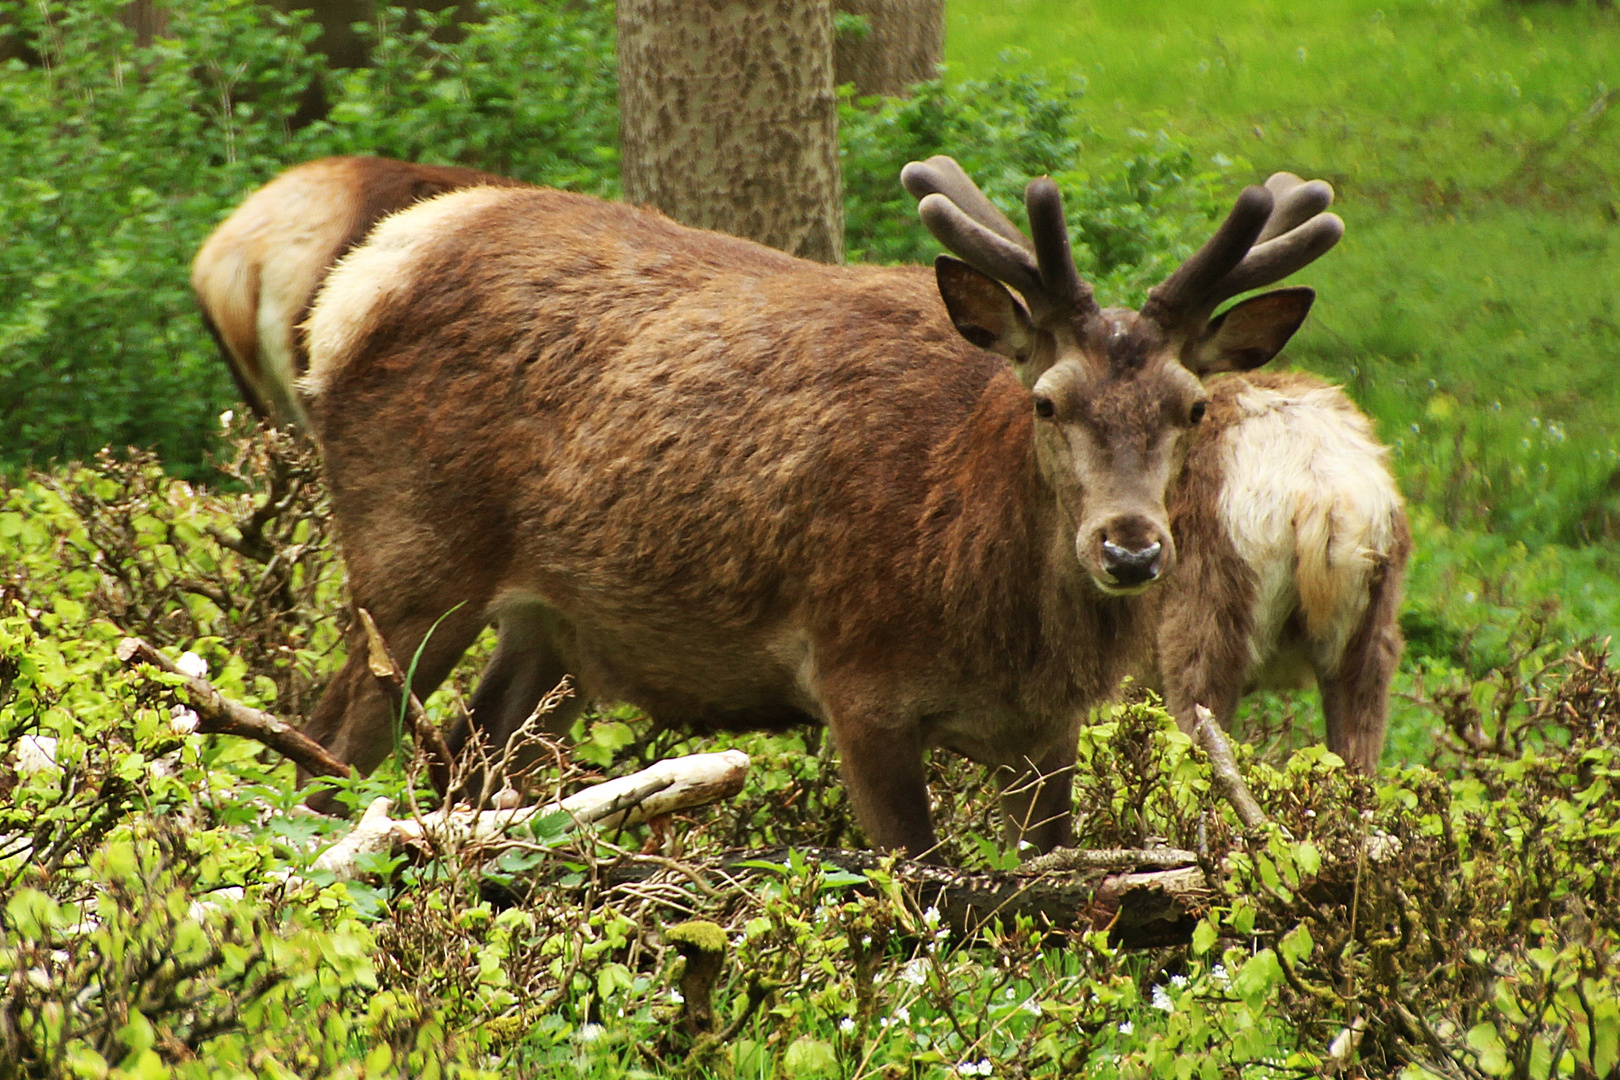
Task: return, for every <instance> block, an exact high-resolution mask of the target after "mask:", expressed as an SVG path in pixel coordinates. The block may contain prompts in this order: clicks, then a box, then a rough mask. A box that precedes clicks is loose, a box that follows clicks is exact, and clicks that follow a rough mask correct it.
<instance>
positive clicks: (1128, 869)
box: [605, 847, 1215, 948]
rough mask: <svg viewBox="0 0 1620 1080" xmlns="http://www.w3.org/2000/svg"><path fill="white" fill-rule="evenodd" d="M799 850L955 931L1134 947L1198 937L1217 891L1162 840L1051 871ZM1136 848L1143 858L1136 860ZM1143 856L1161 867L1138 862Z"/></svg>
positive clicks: (642, 867)
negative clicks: (995, 924) (1075, 937)
mask: <svg viewBox="0 0 1620 1080" xmlns="http://www.w3.org/2000/svg"><path fill="white" fill-rule="evenodd" d="M792 850H793V851H794V852H796V853H797V857H798V858H799V859H800V860H801V861H802V862H804V863H805V864H807V865H810V866H816V867H819V868H820V869H821V870H823V871H824V872H825V871H828V870H842V871H845V872H848V873H855V874H868V873H871V872H873V871H876V872H878V873H881V874H887V875H888V876H889V877H890V878H891V879H893V880H894V881H895V883H896V884H898V885H899V886H900V887H901V888H902V889H903V890H904V891H905V892H906V893H907V894H908V895H910V897H911V898H912V900H913V902H914V903H915V904H916V906H917V907H918V908H927V907H935V908H938V909H939V912H940V917H941V920H942V922H944V923H946V924H948V925H950V926H952V927H954V928H955V929H956V930H957V932H958V933H962V932H967V933H971V932H973V931H975V930H977V929H978V928H980V927H981V926H983V925H984V924H985V923H987V922H989V921H991V920H993V919H998V918H999V919H1005V920H1008V921H1011V920H1012V919H1013V918H1015V917H1022V918H1027V919H1031V920H1033V921H1034V922H1035V924H1036V925H1037V926H1046V927H1050V928H1052V929H1055V930H1066V929H1076V928H1086V929H1095V930H1108V931H1109V932H1110V933H1111V934H1112V935H1113V937H1114V939H1115V940H1116V941H1118V942H1119V943H1120V944H1122V945H1125V946H1128V947H1131V948H1145V947H1148V946H1154V945H1169V944H1179V943H1183V942H1186V941H1188V940H1190V939H1191V935H1192V930H1193V927H1194V926H1195V925H1197V922H1198V918H1199V917H1200V916H1201V915H1202V914H1203V912H1204V910H1205V909H1206V908H1207V907H1208V906H1209V904H1210V903H1211V902H1212V901H1213V899H1214V897H1215V892H1214V890H1213V889H1211V888H1210V886H1209V883H1208V881H1207V880H1206V879H1205V877H1204V873H1203V871H1202V870H1200V869H1199V868H1198V867H1197V866H1196V865H1187V866H1177V867H1171V868H1159V867H1156V866H1155V864H1156V863H1158V862H1160V861H1169V859H1173V858H1177V857H1180V856H1181V855H1183V854H1188V853H1174V854H1172V855H1167V856H1166V855H1161V853H1160V852H1159V851H1158V850H1157V849H1147V850H1145V851H1144V850H1125V849H1120V850H1108V851H1086V852H1079V851H1077V852H1072V853H1067V854H1070V855H1071V856H1073V857H1075V861H1076V862H1077V863H1078V862H1086V863H1089V864H1090V868H1088V869H1076V870H1045V871H1042V870H1038V869H1032V868H1031V866H1029V865H1026V866H1023V867H1020V868H1018V869H1017V870H1009V871H969V870H956V869H952V868H950V867H944V866H936V865H934V864H932V863H923V862H916V861H913V860H910V859H900V858H891V857H888V856H884V855H879V854H877V853H876V852H871V851H847V850H844V849H841V848H814V847H811V848H805V847H798V848H793V849H792ZM788 851H789V849H787V848H772V849H768V850H756V849H746V850H735V851H728V852H725V853H723V854H721V855H719V856H718V857H716V858H715V859H713V860H709V861H707V862H704V863H697V864H693V865H692V866H691V867H690V871H691V872H696V873H699V874H705V873H706V874H708V875H712V876H714V877H717V878H718V877H724V878H730V879H736V878H738V877H745V876H748V875H762V874H775V873H777V872H778V871H777V870H775V869H773V868H774V867H777V866H781V865H785V864H786V863H787V862H788ZM1165 851H1167V852H1168V851H1169V849H1165ZM1139 856H1146V858H1145V859H1144V860H1140V861H1139V859H1138V857H1139ZM668 863H669V860H667V859H656V860H655V859H647V858H644V857H639V856H632V857H629V858H625V859H622V860H620V861H619V862H617V863H614V864H612V865H610V866H607V867H605V880H606V882H607V883H608V884H610V885H613V884H629V883H633V882H641V881H645V880H647V879H649V878H652V877H654V876H655V875H657V874H658V873H660V872H664V871H667V870H668ZM1144 864H1145V865H1146V866H1149V867H1154V868H1153V869H1148V870H1138V869H1137V867H1138V866H1140V865H1144ZM1103 867H1114V868H1115V869H1114V870H1112V871H1111V870H1108V869H1102V868H1103ZM1122 867H1123V868H1125V869H1124V870H1123V872H1121V870H1120V869H1119V868H1122ZM855 887H856V888H862V887H863V886H860V885H857V886H855Z"/></svg>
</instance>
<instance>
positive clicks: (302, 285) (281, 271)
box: [191, 160, 354, 426]
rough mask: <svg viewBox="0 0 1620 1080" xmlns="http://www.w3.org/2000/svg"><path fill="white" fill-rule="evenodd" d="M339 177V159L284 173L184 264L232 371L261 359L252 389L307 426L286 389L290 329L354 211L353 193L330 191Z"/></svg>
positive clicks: (292, 371) (292, 369)
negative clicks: (231, 359) (232, 361)
mask: <svg viewBox="0 0 1620 1080" xmlns="http://www.w3.org/2000/svg"><path fill="white" fill-rule="evenodd" d="M343 182H344V177H343V175H342V173H341V165H340V164H338V163H334V162H332V161H331V160H322V161H317V162H311V163H309V164H308V165H304V166H301V167H299V168H298V169H293V170H289V171H288V172H286V173H283V174H282V175H281V176H280V177H277V178H276V179H275V180H273V181H271V182H270V183H269V184H266V185H265V186H264V187H262V188H260V189H259V190H258V191H255V192H254V193H253V194H252V195H250V196H248V197H247V199H246V200H244V201H243V203H242V205H241V206H240V207H238V208H237V210H236V211H235V212H234V213H233V214H232V215H231V216H230V218H229V219H228V220H227V221H226V222H225V223H224V224H223V225H222V226H221V227H220V228H219V229H216V230H215V231H214V233H213V234H212V235H211V236H209V238H208V240H207V241H206V242H205V243H204V244H203V246H202V248H201V249H200V250H199V251H198V252H197V257H196V258H195V259H194V260H193V262H192V268H191V283H192V288H193V289H195V290H196V291H197V293H198V295H199V296H204V295H206V296H209V297H211V298H212V303H211V304H210V305H209V306H210V308H211V309H212V314H213V316H214V319H215V322H216V324H217V325H218V326H219V328H220V333H221V336H222V337H223V338H224V339H225V342H226V347H227V348H229V349H230V350H231V351H232V352H233V353H234V354H236V360H237V364H238V367H239V370H245V371H248V372H255V371H258V370H259V369H260V366H261V365H262V367H263V371H262V373H261V374H260V375H259V377H258V378H256V379H254V380H253V381H254V382H255V383H256V384H257V388H258V389H259V391H260V392H261V393H264V394H266V395H267V396H269V397H271V398H273V400H272V401H270V402H269V404H270V405H271V406H272V407H273V408H275V409H276V410H277V411H278V412H281V413H286V414H290V416H291V418H293V419H294V420H296V421H297V422H298V423H300V424H303V425H306V426H307V418H306V417H305V416H304V415H303V410H302V408H301V407H300V406H299V404H298V402H297V401H295V400H293V399H292V397H291V395H288V394H287V393H286V392H285V388H287V387H290V386H292V385H293V380H294V378H295V377H296V376H297V371H296V361H295V359H294V353H295V344H294V342H293V340H292V331H293V325H294V322H295V321H296V319H297V316H298V313H299V311H300V310H301V308H302V306H303V303H304V300H305V298H306V297H308V296H309V294H310V292H311V290H312V289H313V288H314V285H315V282H316V281H317V280H318V279H319V278H320V275H321V274H322V273H324V272H325V270H326V268H327V266H328V265H330V264H331V261H332V258H333V256H334V255H336V254H337V250H336V245H337V244H338V243H339V241H340V240H341V239H342V237H343V236H344V235H345V234H346V232H347V231H348V228H349V223H350V219H351V218H352V217H353V215H354V207H353V205H352V200H350V199H345V198H334V197H333V193H334V191H337V190H338V189H340V188H341V186H342V185H343ZM250 326H251V327H252V328H253V331H252V332H251V333H249V332H248V330H247V328H248V327H250ZM255 346H256V351H257V356H254V355H253V353H254V352H255Z"/></svg>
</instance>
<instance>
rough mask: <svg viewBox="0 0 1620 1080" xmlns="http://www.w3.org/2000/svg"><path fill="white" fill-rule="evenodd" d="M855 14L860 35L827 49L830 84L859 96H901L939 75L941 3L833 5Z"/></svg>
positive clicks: (907, 0)
mask: <svg viewBox="0 0 1620 1080" xmlns="http://www.w3.org/2000/svg"><path fill="white" fill-rule="evenodd" d="M834 2H835V4H836V6H837V9H838V13H839V14H840V15H858V16H860V17H861V18H862V19H864V20H865V21H866V32H865V33H857V32H855V31H844V32H842V33H840V34H839V35H838V37H837V40H836V42H835V44H834V48H833V58H834V70H835V80H834V81H835V82H837V84H838V85H839V86H843V85H844V84H845V83H854V84H855V93H856V94H857V95H859V96H861V97H867V96H870V95H872V94H886V95H889V96H891V97H895V96H900V95H903V94H905V93H906V91H907V89H908V88H910V87H911V86H912V85H913V84H914V83H920V82H926V81H928V80H929V79H932V78H934V77H936V76H937V75H938V73H939V62H940V58H941V57H942V56H943V55H944V52H945V0H834Z"/></svg>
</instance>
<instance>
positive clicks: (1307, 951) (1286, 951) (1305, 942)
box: [1277, 926, 1316, 964]
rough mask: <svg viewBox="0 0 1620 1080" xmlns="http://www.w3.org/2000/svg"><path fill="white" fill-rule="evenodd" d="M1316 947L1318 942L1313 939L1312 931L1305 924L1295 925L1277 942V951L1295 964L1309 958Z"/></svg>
mask: <svg viewBox="0 0 1620 1080" xmlns="http://www.w3.org/2000/svg"><path fill="white" fill-rule="evenodd" d="M1315 948H1316V943H1315V942H1314V941H1312V940H1311V932H1310V931H1309V930H1307V929H1305V927H1303V926H1296V927H1294V928H1293V929H1292V930H1290V931H1288V933H1286V934H1284V935H1283V939H1282V940H1281V941H1280V942H1278V943H1277V951H1278V952H1280V953H1282V954H1283V956H1284V957H1285V958H1287V959H1288V960H1289V961H1290V962H1292V963H1295V964H1297V963H1299V962H1300V961H1302V960H1305V959H1308V958H1309V957H1310V955H1311V952H1312V951H1313V950H1314V949H1315Z"/></svg>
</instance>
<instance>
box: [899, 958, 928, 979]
mask: <svg viewBox="0 0 1620 1080" xmlns="http://www.w3.org/2000/svg"><path fill="white" fill-rule="evenodd" d="M900 981H901V982H906V983H910V984H911V985H912V986H921V985H922V984H923V983H925V982H927V981H928V961H926V960H924V959H922V958H921V957H919V958H918V959H916V960H909V961H907V962H906V966H905V967H903V968H901V969H900Z"/></svg>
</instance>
